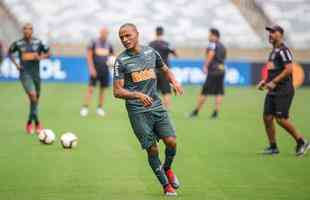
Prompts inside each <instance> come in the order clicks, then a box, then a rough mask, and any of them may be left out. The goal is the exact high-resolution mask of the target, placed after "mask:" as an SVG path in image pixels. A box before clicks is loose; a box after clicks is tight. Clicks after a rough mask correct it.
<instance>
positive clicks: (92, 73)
mask: <svg viewBox="0 0 310 200" xmlns="http://www.w3.org/2000/svg"><path fill="white" fill-rule="evenodd" d="M93 54H94V51H93V49H87V55H86V58H87V65H88V71H89V74H90V76H91V77H93V78H96V77H97V72H96V69H95V65H94V57H93Z"/></svg>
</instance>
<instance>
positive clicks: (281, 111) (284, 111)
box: [275, 94, 309, 155]
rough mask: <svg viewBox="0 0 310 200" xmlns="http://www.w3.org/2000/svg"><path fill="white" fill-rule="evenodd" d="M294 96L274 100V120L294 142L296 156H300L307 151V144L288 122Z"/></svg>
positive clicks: (279, 97)
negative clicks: (295, 144)
mask: <svg viewBox="0 0 310 200" xmlns="http://www.w3.org/2000/svg"><path fill="white" fill-rule="evenodd" d="M293 97H294V94H290V95H287V96H283V97H282V96H278V97H276V98H275V103H276V108H275V110H276V112H275V118H276V121H277V123H278V124H279V125H280V126H281V127H282V128H283V129H285V130H286V131H287V132H288V133H289V134H290V135H291V136H292V137H293V138H294V140H295V141H296V143H297V147H296V154H297V155H302V154H304V153H306V151H307V150H308V146H309V144H308V142H307V141H305V140H304V138H303V136H302V135H301V134H300V133H299V132H298V131H297V129H296V128H295V126H294V125H293V124H292V123H291V122H290V120H289V109H290V106H291V103H292V100H293Z"/></svg>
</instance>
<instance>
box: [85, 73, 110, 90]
mask: <svg viewBox="0 0 310 200" xmlns="http://www.w3.org/2000/svg"><path fill="white" fill-rule="evenodd" d="M97 82H99V83H100V87H102V88H105V87H109V86H110V72H109V71H107V72H104V73H103V72H100V73H98V72H97V77H96V78H94V77H91V76H90V77H89V85H90V86H93V87H95V86H96V85H97Z"/></svg>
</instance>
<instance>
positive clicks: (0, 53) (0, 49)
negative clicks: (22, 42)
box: [0, 40, 4, 65]
mask: <svg viewBox="0 0 310 200" xmlns="http://www.w3.org/2000/svg"><path fill="white" fill-rule="evenodd" d="M3 59H4V46H3V44H2V41H1V40H0V65H1V63H2V61H3Z"/></svg>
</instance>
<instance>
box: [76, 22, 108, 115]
mask: <svg viewBox="0 0 310 200" xmlns="http://www.w3.org/2000/svg"><path fill="white" fill-rule="evenodd" d="M108 34H109V31H108V28H107V27H102V28H101V29H100V36H99V38H97V39H95V40H92V41H91V42H90V44H89V45H88V47H87V64H88V71H89V75H90V77H89V84H88V89H87V93H86V96H85V99H84V104H83V106H82V108H81V111H80V114H81V116H83V117H85V116H87V115H88V106H89V104H90V101H91V97H92V95H93V92H94V88H95V86H96V84H97V82H99V84H100V87H99V98H98V107H97V114H98V115H99V116H102V117H103V116H104V115H105V111H104V109H103V103H104V92H105V89H106V88H108V87H109V85H110V70H109V67H108V64H107V61H108V59H109V56H112V55H113V54H114V50H113V46H112V45H111V44H110V43H109V42H108V41H107V39H108Z"/></svg>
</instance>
